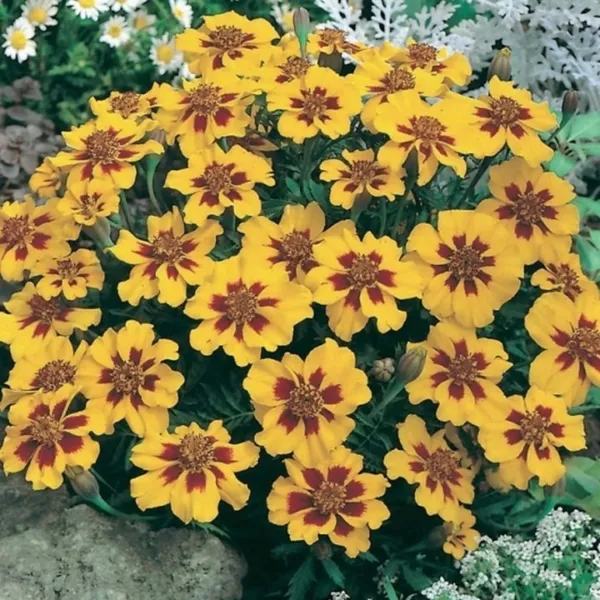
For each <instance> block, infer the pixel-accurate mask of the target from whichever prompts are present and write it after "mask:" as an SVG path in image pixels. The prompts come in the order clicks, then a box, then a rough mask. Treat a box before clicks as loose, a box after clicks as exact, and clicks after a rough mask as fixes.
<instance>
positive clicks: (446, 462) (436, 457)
mask: <svg viewBox="0 0 600 600" xmlns="http://www.w3.org/2000/svg"><path fill="white" fill-rule="evenodd" d="M457 467H458V458H457V457H456V455H455V454H454V452H452V450H446V449H443V448H438V449H437V450H436V451H435V452H433V453H432V454H430V455H429V458H428V459H427V460H426V461H425V470H426V471H427V473H428V474H429V477H431V479H433V480H434V481H439V482H444V481H448V479H451V478H452V477H454V475H455V473H456V468H457Z"/></svg>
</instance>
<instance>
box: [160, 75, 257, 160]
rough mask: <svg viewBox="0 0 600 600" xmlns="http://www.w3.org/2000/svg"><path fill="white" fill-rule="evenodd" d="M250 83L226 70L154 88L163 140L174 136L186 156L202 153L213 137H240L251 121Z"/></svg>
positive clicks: (172, 138)
mask: <svg viewBox="0 0 600 600" xmlns="http://www.w3.org/2000/svg"><path fill="white" fill-rule="evenodd" d="M253 90H254V86H253V85H252V83H251V82H249V81H244V80H242V79H240V78H239V77H236V75H234V74H233V73H231V72H230V71H218V72H208V73H206V74H204V75H203V76H202V77H199V78H197V79H193V80H192V81H186V80H184V81H183V89H182V90H180V89H176V88H173V87H171V86H168V85H163V86H162V87H161V89H160V90H159V91H158V100H157V103H158V106H159V107H160V110H159V111H158V113H157V114H156V120H157V121H158V123H159V125H160V126H161V127H162V128H163V129H164V130H165V131H166V133H167V142H168V143H169V144H173V143H174V141H175V139H176V138H177V140H178V142H179V145H180V147H181V151H182V152H183V153H184V154H185V156H187V157H190V156H191V155H192V154H194V153H195V152H204V150H205V149H206V148H207V147H208V146H210V145H211V144H212V143H213V142H214V141H215V140H216V139H219V138H222V137H225V136H233V137H241V136H243V135H244V134H245V133H246V128H247V127H248V126H249V125H250V124H251V123H252V117H251V116H250V115H249V114H248V113H247V112H246V108H247V107H248V105H250V104H252V102H253V101H254V96H253V95H252V92H253Z"/></svg>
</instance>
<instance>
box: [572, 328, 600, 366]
mask: <svg viewBox="0 0 600 600" xmlns="http://www.w3.org/2000/svg"><path fill="white" fill-rule="evenodd" d="M567 348H568V349H569V352H570V353H571V354H572V355H574V356H576V357H577V358H579V359H580V360H583V361H589V360H590V359H593V358H594V357H598V356H599V355H600V331H598V330H597V329H592V328H590V327H579V328H578V329H576V330H575V331H574V332H573V335H571V339H570V340H569V341H568V343H567Z"/></svg>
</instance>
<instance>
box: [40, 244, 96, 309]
mask: <svg viewBox="0 0 600 600" xmlns="http://www.w3.org/2000/svg"><path fill="white" fill-rule="evenodd" d="M31 276H32V277H41V279H40V280H39V281H38V283H37V289H38V291H39V293H40V294H41V295H42V296H44V298H52V297H54V296H59V295H61V294H62V295H63V296H64V297H65V298H66V299H67V300H76V299H77V298H85V296H87V293H88V288H93V289H96V290H101V289H102V285H103V284H104V271H103V270H102V267H101V266H100V260H99V259H98V257H97V256H96V253H95V252H92V251H91V250H76V251H75V252H73V253H72V254H69V255H68V256H65V257H64V258H42V259H41V260H39V261H38V262H37V263H36V264H35V266H34V267H33V269H32V270H31Z"/></svg>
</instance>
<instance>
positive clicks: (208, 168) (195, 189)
mask: <svg viewBox="0 0 600 600" xmlns="http://www.w3.org/2000/svg"><path fill="white" fill-rule="evenodd" d="M257 183H262V184H263V185H269V186H272V185H275V179H273V171H272V170H271V165H270V164H269V163H268V161H267V160H265V159H264V158H261V157H260V156H256V155H255V154H251V153H250V152H248V151H247V150H244V148H242V147H241V146H234V147H233V148H231V149H230V150H228V151H227V152H223V150H221V148H219V147H218V146H217V145H216V144H215V145H213V146H211V147H209V148H206V149H205V150H203V151H202V152H201V153H199V154H194V155H192V156H191V157H190V159H189V163H188V168H187V169H180V170H178V171H171V172H170V173H169V174H168V175H167V180H166V182H165V186H166V187H168V188H172V189H174V190H178V191H180V192H181V193H182V194H185V195H186V196H189V198H188V201H187V203H186V205H185V208H184V209H183V213H184V215H185V222H186V223H193V224H194V225H204V223H205V222H206V219H207V218H208V217H209V216H211V215H222V214H223V212H224V211H225V209H226V208H227V207H229V206H231V207H233V212H234V213H235V216H236V217H238V218H240V219H243V218H244V217H254V216H256V215H258V214H259V213H260V209H261V202H260V197H259V195H258V194H257V193H256V191H255V190H254V186H255V185H256V184H257Z"/></svg>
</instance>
